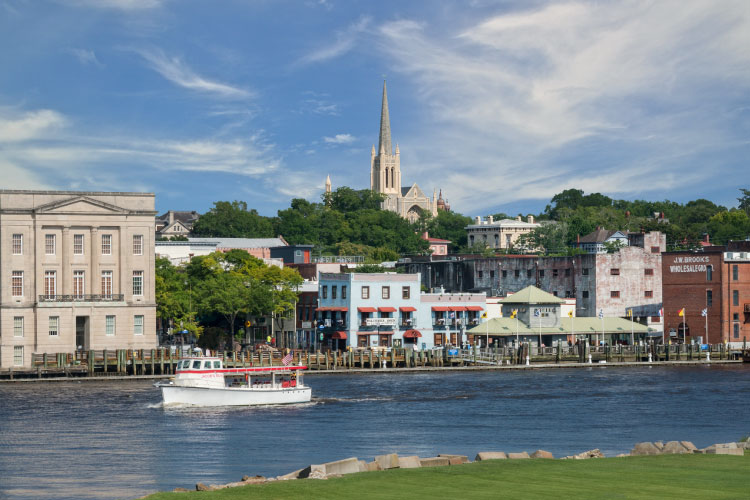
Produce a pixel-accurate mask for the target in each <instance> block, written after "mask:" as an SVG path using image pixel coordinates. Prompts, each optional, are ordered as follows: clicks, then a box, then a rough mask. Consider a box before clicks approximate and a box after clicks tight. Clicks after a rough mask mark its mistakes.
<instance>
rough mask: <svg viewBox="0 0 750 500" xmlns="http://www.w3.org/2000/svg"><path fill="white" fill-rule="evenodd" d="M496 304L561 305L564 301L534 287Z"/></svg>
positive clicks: (529, 287) (520, 291) (528, 287)
mask: <svg viewBox="0 0 750 500" xmlns="http://www.w3.org/2000/svg"><path fill="white" fill-rule="evenodd" d="M498 302H500V303H501V304H562V303H563V302H565V301H564V300H563V299H561V298H560V297H555V296H554V295H552V294H551V293H547V292H545V291H544V290H540V289H538V288H537V287H535V286H527V287H526V288H524V289H523V290H519V291H517V292H516V293H514V294H513V295H509V296H508V297H505V298H504V299H500V300H499V301H498Z"/></svg>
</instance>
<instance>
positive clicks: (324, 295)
mask: <svg viewBox="0 0 750 500" xmlns="http://www.w3.org/2000/svg"><path fill="white" fill-rule="evenodd" d="M320 290H321V291H322V292H323V298H324V299H327V298H328V285H323V286H322V287H321V288H320Z"/></svg>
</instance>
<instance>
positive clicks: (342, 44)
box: [297, 17, 370, 65]
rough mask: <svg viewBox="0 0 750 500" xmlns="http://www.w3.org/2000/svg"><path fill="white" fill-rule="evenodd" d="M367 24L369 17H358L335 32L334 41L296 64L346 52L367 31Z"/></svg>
mask: <svg viewBox="0 0 750 500" xmlns="http://www.w3.org/2000/svg"><path fill="white" fill-rule="evenodd" d="M369 24H370V18H369V17H362V18H360V19H359V20H357V21H356V22H355V23H352V24H351V25H349V26H348V27H347V28H346V29H344V30H342V31H338V32H336V40H335V41H334V42H332V43H330V44H329V45H325V46H322V47H319V48H317V49H316V50H314V51H312V52H310V53H309V54H307V55H305V56H304V57H302V58H301V59H300V60H299V61H297V64H303V65H304V64H312V63H317V62H323V61H329V60H331V59H335V58H337V57H340V56H342V55H344V54H346V53H347V52H349V51H350V50H352V49H353V48H354V47H355V46H356V44H357V41H358V39H359V37H360V36H361V35H362V34H363V33H365V32H366V31H367V28H368V26H369Z"/></svg>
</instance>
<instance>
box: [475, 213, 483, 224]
mask: <svg viewBox="0 0 750 500" xmlns="http://www.w3.org/2000/svg"><path fill="white" fill-rule="evenodd" d="M474 222H475V223H476V224H481V223H482V217H480V216H479V215H477V216H476V217H474Z"/></svg>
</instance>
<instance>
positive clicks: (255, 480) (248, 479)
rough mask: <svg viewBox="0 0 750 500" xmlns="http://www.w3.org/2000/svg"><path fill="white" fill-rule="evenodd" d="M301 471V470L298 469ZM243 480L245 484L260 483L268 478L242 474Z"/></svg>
mask: <svg viewBox="0 0 750 500" xmlns="http://www.w3.org/2000/svg"><path fill="white" fill-rule="evenodd" d="M297 472H299V471H297ZM242 482H243V483H245V484H258V483H265V482H266V478H265V477H263V476H253V477H250V476H242Z"/></svg>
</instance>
